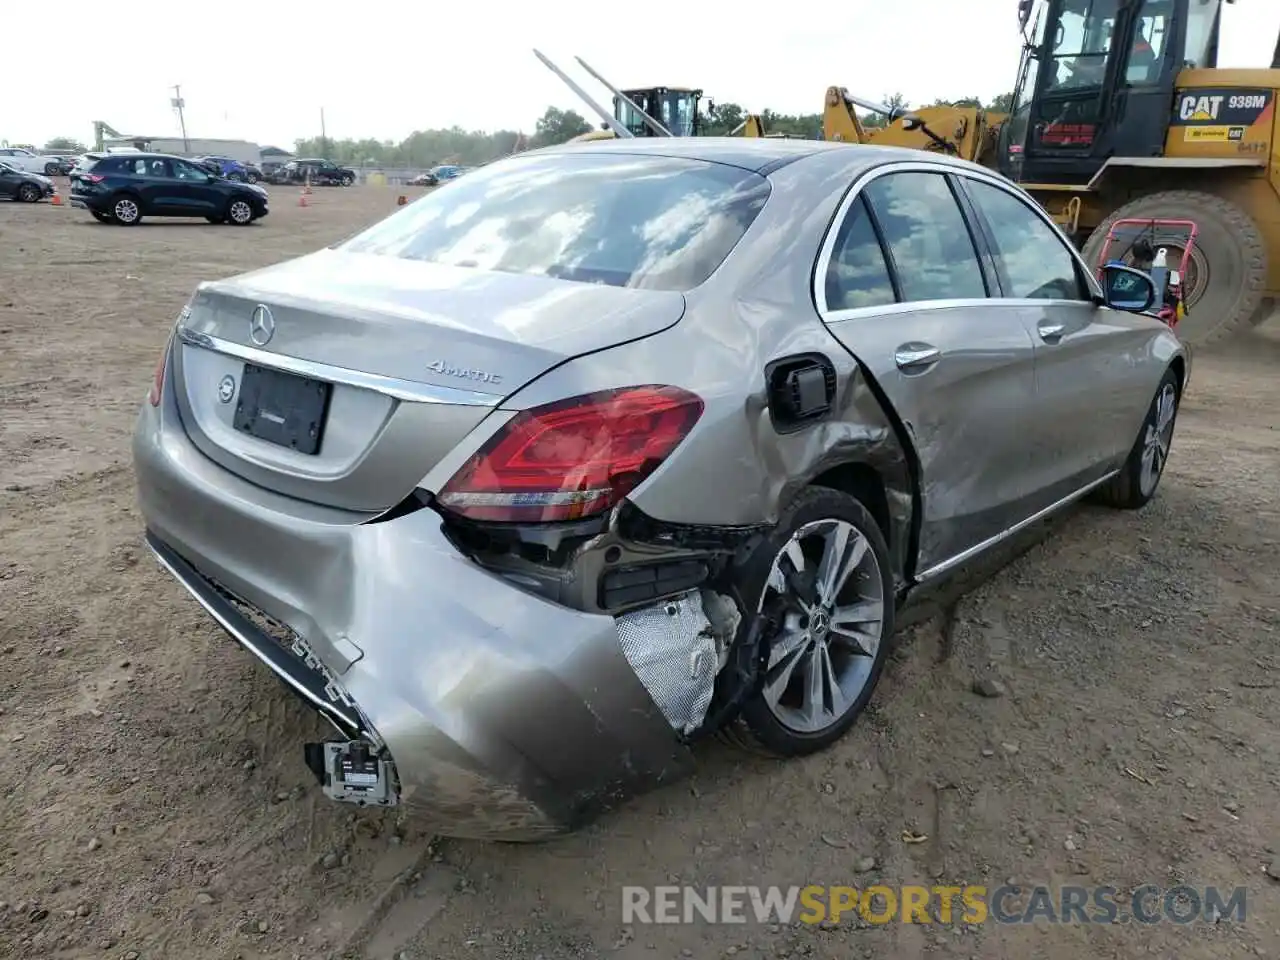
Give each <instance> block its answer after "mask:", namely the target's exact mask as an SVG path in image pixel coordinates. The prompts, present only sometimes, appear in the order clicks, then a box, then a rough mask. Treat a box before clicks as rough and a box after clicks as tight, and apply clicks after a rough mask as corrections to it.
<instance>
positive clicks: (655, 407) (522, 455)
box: [439, 386, 702, 523]
mask: <svg viewBox="0 0 1280 960" xmlns="http://www.w3.org/2000/svg"><path fill="white" fill-rule="evenodd" d="M701 415H702V401H701V400H700V399H699V398H698V397H696V396H694V395H693V394H691V393H689V392H687V391H685V390H681V389H679V388H678V387H665V386H640V387H626V388H623V389H621V390H609V391H605V392H602V393H590V394H586V395H584V396H580V397H573V398H571V399H568V400H560V401H557V402H556V403H550V404H547V405H545V406H541V407H534V408H533V409H532V410H524V411H521V412H520V413H518V414H516V415H515V416H514V417H513V418H512V419H511V420H510V421H508V422H507V424H506V425H505V426H504V427H503V428H502V429H501V430H499V431H498V432H497V434H495V435H494V436H493V437H491V438H490V439H489V440H488V441H487V442H486V443H485V445H484V446H483V447H481V448H480V449H479V450H478V451H477V452H476V453H475V454H474V455H473V456H472V457H471V459H470V460H468V461H467V462H466V463H465V464H463V466H462V468H461V469H460V470H459V471H458V472H457V473H456V474H454V475H453V478H452V479H451V480H449V482H448V483H446V484H445V485H444V489H443V490H441V491H440V496H439V502H440V504H441V506H443V507H445V509H447V510H450V511H452V512H453V513H456V514H459V515H460V516H464V517H467V518H469V519H472V520H497V521H518V522H523V523H547V522H550V521H555V520H576V519H579V518H582V517H588V516H591V515H592V514H596V513H600V512H601V511H603V510H607V509H609V508H610V507H611V506H613V505H614V504H615V503H618V502H619V501H621V500H622V498H623V497H625V496H626V495H627V494H628V493H630V492H631V491H632V490H634V489H635V488H636V487H637V486H638V485H639V484H640V482H641V481H643V480H644V479H645V478H646V477H647V476H649V475H650V474H651V473H653V471H654V470H656V469H657V468H658V465H659V464H661V463H662V461H663V460H665V459H666V458H667V457H668V456H669V455H670V453H671V451H672V450H674V449H675V448H676V447H677V446H678V445H679V444H680V441H682V440H683V439H684V438H685V437H686V436H687V435H688V433H689V431H690V430H691V429H692V428H693V425H694V424H695V423H697V421H698V417H700V416H701Z"/></svg>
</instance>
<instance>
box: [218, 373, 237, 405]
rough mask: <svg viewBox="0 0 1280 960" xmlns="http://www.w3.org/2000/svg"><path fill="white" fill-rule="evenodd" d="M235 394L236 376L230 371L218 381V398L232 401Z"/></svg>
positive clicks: (226, 401) (224, 401) (225, 401)
mask: <svg viewBox="0 0 1280 960" xmlns="http://www.w3.org/2000/svg"><path fill="white" fill-rule="evenodd" d="M235 395H236V378H235V377H233V376H232V375H231V374H229V373H228V374H227V375H226V376H225V377H223V378H222V379H221V380H220V381H219V382H218V399H219V400H220V401H222V402H223V403H230V402H231V398H232V397H234V396H235Z"/></svg>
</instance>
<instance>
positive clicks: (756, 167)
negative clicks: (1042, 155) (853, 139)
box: [530, 137, 972, 173]
mask: <svg viewBox="0 0 1280 960" xmlns="http://www.w3.org/2000/svg"><path fill="white" fill-rule="evenodd" d="M530 153H538V154H556V153H576V154H582V153H599V154H604V153H628V154H641V155H649V156H658V157H676V158H680V159H688V160H705V161H707V162H710V163H723V164H728V165H729V166H734V167H741V168H743V169H744V170H751V171H753V172H756V173H763V172H767V171H770V170H776V169H778V168H780V167H783V166H786V165H788V164H790V163H793V162H794V161H796V160H800V159H803V158H805V157H810V156H814V155H816V154H828V153H834V154H835V155H836V156H835V157H833V158H832V159H835V158H837V157H838V158H839V159H840V160H841V161H847V162H848V163H849V166H850V167H871V166H875V165H877V164H881V163H889V162H892V161H894V160H920V159H921V151H919V150H911V149H908V148H906V147H880V146H870V145H866V144H850V143H842V142H839V141H831V140H784V139H781V138H773V137H632V138H631V139H629V140H627V141H626V142H623V141H621V140H588V141H583V142H579V143H566V144H561V145H560V146H556V147H544V148H543V149H541V150H536V151H530ZM926 156H927V158H928V159H929V160H934V161H937V162H939V163H948V164H953V165H955V166H957V167H961V168H965V169H968V168H971V167H972V164H969V163H966V162H965V161H962V160H955V159H953V158H951V157H946V156H944V155H942V154H933V153H930V154H927V155H926Z"/></svg>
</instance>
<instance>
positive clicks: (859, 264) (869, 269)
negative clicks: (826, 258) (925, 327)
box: [825, 197, 895, 311]
mask: <svg viewBox="0 0 1280 960" xmlns="http://www.w3.org/2000/svg"><path fill="white" fill-rule="evenodd" d="M825 292H826V298H827V309H828V310H833V311H834V310H856V309H857V308H858V307H879V306H883V305H885V304H887V303H893V302H894V299H895V298H894V295H893V281H892V280H890V279H889V265H888V264H887V263H885V259H884V250H883V249H882V248H881V247H880V239H879V238H878V237H877V236H876V228H875V225H874V224H873V223H872V222H871V216H870V214H868V213H867V206H866V201H865V200H864V199H863V198H862V197H858V198H857V199H856V200H854V202H853V206H851V207H850V208H849V212H848V213H847V214H845V218H844V223H842V224H841V225H840V232H839V233H837V234H836V242H835V245H834V246H833V247H832V248H831V261H830V263H828V264H827V276H826V287H825Z"/></svg>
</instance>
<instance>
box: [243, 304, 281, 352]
mask: <svg viewBox="0 0 1280 960" xmlns="http://www.w3.org/2000/svg"><path fill="white" fill-rule="evenodd" d="M275 333H276V318H275V317H273V316H272V315H271V311H270V310H269V309H268V308H267V307H266V306H264V305H263V304H261V303H260V304H258V305H257V306H256V307H254V308H253V316H252V317H251V318H250V319H249V339H250V340H252V341H253V342H254V343H256V344H257V345H258V346H260V347H265V346H266V345H267V344H268V343H270V342H271V338H272V337H273V336H275Z"/></svg>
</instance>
